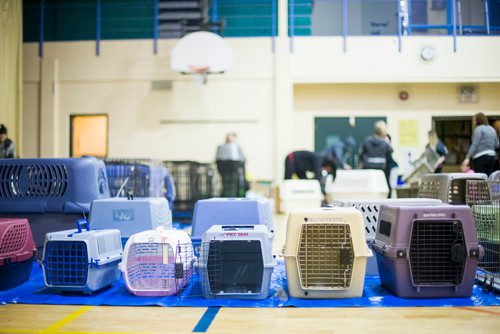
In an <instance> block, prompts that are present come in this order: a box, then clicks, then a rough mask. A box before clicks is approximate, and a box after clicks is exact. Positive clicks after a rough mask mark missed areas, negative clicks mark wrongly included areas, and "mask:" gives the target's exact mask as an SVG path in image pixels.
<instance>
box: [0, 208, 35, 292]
mask: <svg viewBox="0 0 500 334" xmlns="http://www.w3.org/2000/svg"><path fill="white" fill-rule="evenodd" d="M35 251H36V246H35V242H34V241H33V235H32V234H31V229H30V225H29V223H28V221H27V220H26V219H17V218H0V291H1V290H8V289H12V288H14V287H16V286H18V285H20V284H22V283H24V282H26V281H27V280H29V278H30V275H31V268H32V266H33V259H34V257H35Z"/></svg>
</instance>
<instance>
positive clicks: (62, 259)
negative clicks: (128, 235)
mask: <svg viewBox="0 0 500 334" xmlns="http://www.w3.org/2000/svg"><path fill="white" fill-rule="evenodd" d="M83 222H84V220H80V221H79V222H78V229H76V230H68V231H60V232H53V233H47V235H46V236H45V244H44V248H43V261H42V265H43V274H44V280H45V285H46V286H47V287H49V288H53V289H55V290H59V291H78V292H83V293H92V292H94V291H97V290H99V289H102V288H104V287H106V286H108V285H110V284H111V283H113V282H114V281H116V280H118V279H119V278H120V271H119V270H118V263H119V262H120V260H121V258H122V244H121V239H120V231H119V230H101V231H98V230H90V229H89V225H88V224H87V230H82V228H81V224H82V223H83Z"/></svg>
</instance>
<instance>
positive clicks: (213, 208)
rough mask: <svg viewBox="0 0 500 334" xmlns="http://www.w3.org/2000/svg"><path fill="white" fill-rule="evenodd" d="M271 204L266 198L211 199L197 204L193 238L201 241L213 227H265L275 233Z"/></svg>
mask: <svg viewBox="0 0 500 334" xmlns="http://www.w3.org/2000/svg"><path fill="white" fill-rule="evenodd" d="M272 215H273V214H272V209H271V203H270V202H269V200H268V199H265V198H259V199H257V198H255V199H250V198H211V199H205V200H200V201H198V202H196V206H195V209H194V216H193V229H192V233H191V236H192V237H193V238H198V239H201V237H202V236H203V233H205V232H206V231H208V229H209V228H210V227H212V226H213V225H246V226H253V225H264V226H267V228H268V230H269V231H270V232H271V233H274V227H273V216H272Z"/></svg>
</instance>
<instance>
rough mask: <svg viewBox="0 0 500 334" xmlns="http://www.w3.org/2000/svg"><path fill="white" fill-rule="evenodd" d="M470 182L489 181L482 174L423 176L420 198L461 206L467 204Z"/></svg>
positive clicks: (419, 192)
mask: <svg viewBox="0 0 500 334" xmlns="http://www.w3.org/2000/svg"><path fill="white" fill-rule="evenodd" d="M468 180H477V181H480V180H484V181H486V180H487V176H486V174H481V173H443V174H426V175H424V176H422V180H421V181H420V188H419V190H418V197H420V198H437V199H440V200H441V201H443V203H449V204H454V205H461V204H465V203H466V196H467V184H466V182H467V181H468Z"/></svg>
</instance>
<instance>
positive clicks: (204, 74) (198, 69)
mask: <svg viewBox="0 0 500 334" xmlns="http://www.w3.org/2000/svg"><path fill="white" fill-rule="evenodd" d="M189 68H190V69H191V71H192V72H193V74H194V75H195V78H196V82H198V84H199V85H200V86H204V85H206V83H207V80H208V70H209V69H210V67H209V66H194V65H189Z"/></svg>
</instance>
